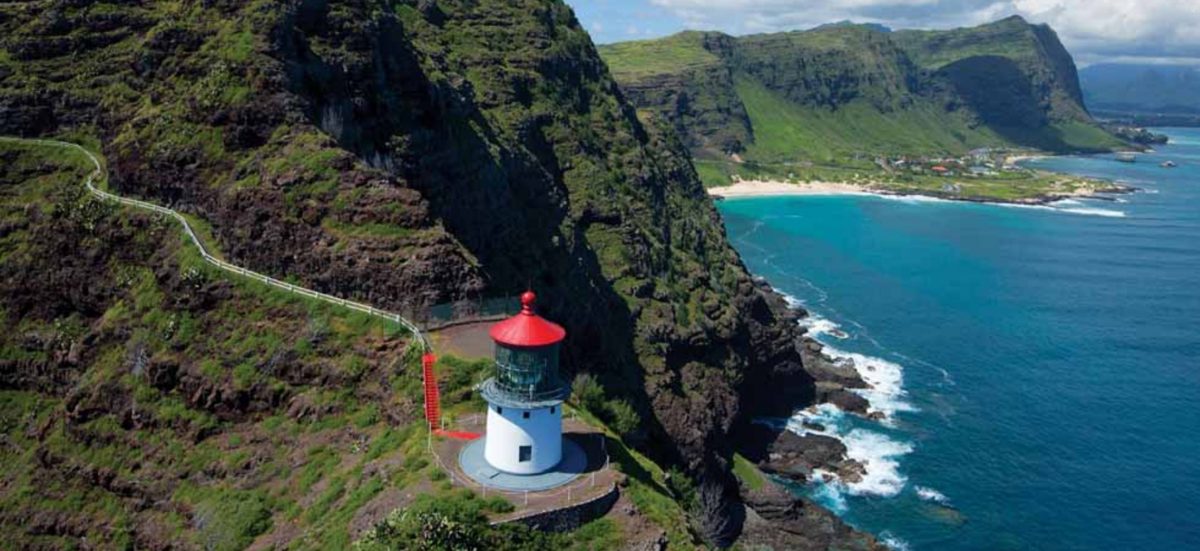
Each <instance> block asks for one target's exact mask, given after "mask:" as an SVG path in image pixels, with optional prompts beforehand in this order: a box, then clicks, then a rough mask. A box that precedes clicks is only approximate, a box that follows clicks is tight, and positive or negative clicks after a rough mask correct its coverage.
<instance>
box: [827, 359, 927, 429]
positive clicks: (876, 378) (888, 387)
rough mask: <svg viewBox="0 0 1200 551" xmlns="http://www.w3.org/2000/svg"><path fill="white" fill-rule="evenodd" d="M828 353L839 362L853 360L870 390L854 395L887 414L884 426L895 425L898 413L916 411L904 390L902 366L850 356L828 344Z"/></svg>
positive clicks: (856, 369) (881, 360)
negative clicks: (840, 360)
mask: <svg viewBox="0 0 1200 551" xmlns="http://www.w3.org/2000/svg"><path fill="white" fill-rule="evenodd" d="M824 352H825V354H826V355H828V356H829V357H831V358H833V359H835V360H839V359H849V360H852V361H853V362H854V369H855V371H857V372H858V375H859V376H860V377H862V380H863V381H865V382H866V383H867V384H868V385H870V388H859V389H854V390H853V391H854V392H855V393H857V394H858V395H860V396H862V397H863V398H866V399H867V402H869V403H870V404H871V408H872V409H874V410H875V411H878V412H880V413H883V414H884V416H885V417H884V419H883V421H884V424H888V425H890V424H892V423H893V422H894V418H895V415H896V413H897V412H900V411H915V410H916V408H915V407H913V405H912V404H910V403H909V402H908V393H907V392H905V390H904V368H903V367H902V366H901V365H900V364H898V363H895V362H890V361H887V360H885V359H883V358H877V357H874V356H867V355H865V354H859V353H857V352H847V351H845V350H840V349H837V348H834V347H832V346H829V345H828V344H826V345H825V349H824Z"/></svg>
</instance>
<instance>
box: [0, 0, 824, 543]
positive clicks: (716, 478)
mask: <svg viewBox="0 0 1200 551" xmlns="http://www.w3.org/2000/svg"><path fill="white" fill-rule="evenodd" d="M0 30H2V31H3V32H2V33H0V35H2V36H3V38H0V47H3V55H0V79H2V80H0V133H3V134H19V135H26V136H45V135H59V136H65V137H68V138H73V139H80V140H85V141H87V142H88V143H90V144H94V145H95V144H98V148H99V150H100V151H101V152H102V153H103V155H104V156H105V157H106V161H107V165H108V167H109V169H110V172H111V175H112V177H111V181H110V182H109V184H110V186H111V187H112V188H114V189H115V190H117V191H119V192H120V193H122V194H127V195H131V196H138V197H143V198H146V199H148V200H152V201H155V202H158V203H162V204H166V205H170V206H172V207H173V208H176V209H179V210H182V211H184V212H188V213H191V214H194V215H196V216H197V217H199V218H202V219H204V220H206V221H207V222H208V223H209V224H211V234H212V239H213V241H214V243H215V244H216V245H217V246H218V248H219V249H220V250H221V251H222V253H223V254H224V255H225V256H226V257H227V258H229V259H230V260H231V261H234V262H236V263H239V264H242V265H245V266H248V267H251V268H253V269H255V270H259V271H262V272H265V273H269V274H273V275H276V276H282V277H291V278H295V280H296V281H298V282H302V283H304V284H306V285H308V286H311V287H314V288H317V289H319V290H322V291H326V292H329V293H334V294H338V295H341V296H346V297H350V298H355V299H358V300H362V301H367V302H372V303H375V304H377V305H380V306H383V307H388V308H395V309H399V310H407V309H412V308H413V307H415V306H419V305H421V304H428V303H431V302H440V301H445V300H450V299H455V298H461V297H477V296H483V295H489V294H497V295H500V294H511V293H513V292H515V291H519V290H523V289H524V288H525V287H526V286H527V285H532V286H534V287H536V288H537V290H538V291H539V293H540V296H541V297H542V299H541V303H542V308H543V311H544V312H545V314H546V315H547V316H549V317H551V318H554V319H556V320H559V321H561V322H563V324H564V325H565V326H566V327H567V329H568V331H570V334H571V339H570V340H569V344H568V345H567V348H566V350H565V351H564V364H565V366H566V368H567V369H568V370H570V371H572V372H576V373H582V372H587V373H592V374H595V375H596V376H597V377H598V378H599V379H600V380H601V381H602V382H603V384H604V385H605V386H606V388H607V391H608V392H609V394H610V395H613V396H618V397H621V398H624V399H626V400H628V401H629V402H630V403H631V404H633V406H634V408H635V410H636V412H637V413H638V414H639V415H640V416H641V419H642V423H641V426H642V431H641V432H640V435H638V434H635V435H631V436H634V437H635V440H637V441H639V442H641V443H642V446H643V448H644V449H646V450H647V451H649V452H650V453H651V454H652V455H653V456H654V457H655V458H657V459H658V460H659V461H660V462H662V463H663V464H668V465H669V464H677V465H680V466H682V467H683V470H684V472H686V473H687V474H688V475H689V476H690V477H691V478H693V479H695V481H696V482H697V488H698V494H699V496H700V497H701V499H698V500H697V503H698V504H701V505H698V506H697V507H696V508H695V510H694V511H693V513H694V518H696V519H697V521H698V522H697V526H698V531H699V532H700V533H702V534H703V535H704V537H706V538H707V539H709V540H710V541H714V542H718V543H727V542H729V541H730V540H731V539H732V538H733V537H735V536H736V535H737V534H738V533H739V531H740V514H739V511H740V510H741V506H740V505H739V498H738V489H737V486H736V484H735V483H734V482H733V479H732V477H731V476H730V475H729V458H730V456H731V453H732V449H731V446H732V444H731V443H730V442H731V439H730V438H729V435H730V433H731V431H732V430H733V429H734V427H735V426H736V425H737V424H738V423H740V422H743V421H744V420H745V419H747V418H748V417H750V416H752V415H757V414H762V413H785V412H787V411H789V408H790V407H791V406H792V405H795V404H796V403H799V402H802V401H805V400H809V399H811V397H812V393H813V385H812V381H811V378H810V377H809V376H808V375H807V374H806V373H805V372H804V370H803V369H802V366H801V359H800V356H799V353H798V351H797V349H796V342H797V335H796V328H795V324H794V323H792V321H793V320H791V319H788V318H787V317H786V315H785V314H784V312H783V309H781V308H779V306H778V301H775V300H772V299H771V297H770V293H769V292H768V291H765V290H764V289H762V288H760V287H759V286H757V285H755V284H754V282H753V281H752V280H751V278H750V277H749V276H748V274H747V272H746V270H745V268H744V267H743V266H742V264H741V262H740V260H739V259H738V257H737V254H736V253H735V252H734V251H733V250H732V249H731V248H730V247H729V245H728V243H727V242H726V241H725V237H724V234H723V228H722V225H721V222H720V219H719V217H718V215H717V213H716V212H715V210H714V209H713V207H712V205H711V203H710V201H709V199H708V198H707V196H706V195H705V193H704V191H703V189H702V187H701V185H700V183H699V181H698V180H697V177H696V174H695V171H694V169H693V168H692V166H691V164H690V163H689V161H688V158H687V154H686V150H685V149H684V147H683V146H682V144H680V143H679V142H678V141H677V140H676V139H675V137H674V135H675V134H674V132H672V131H671V130H670V128H669V127H668V126H666V125H665V123H664V122H663V121H662V120H660V119H658V118H656V117H639V116H638V115H637V113H635V111H634V110H633V109H632V108H631V107H630V105H629V104H628V103H627V102H626V101H625V99H624V97H623V94H622V93H621V92H620V91H619V90H618V88H617V85H616V84H615V82H614V81H613V80H612V79H611V78H610V76H609V72H608V69H607V67H606V65H605V64H604V62H603V61H602V60H601V59H600V57H599V55H598V54H597V52H596V50H595V48H594V47H593V45H592V43H591V41H590V39H589V37H588V36H587V34H586V32H584V31H583V30H582V29H581V28H580V26H579V24H578V22H577V21H576V20H575V18H574V16H573V14H572V13H571V11H570V10H569V9H568V8H567V7H566V6H565V5H563V4H562V3H561V2H558V1H549V0H526V1H521V2H508V1H499V0H484V1H479V0H474V1H472V0H461V1H453V0H440V1H431V0H419V1H416V0H414V1H408V2H405V1H384V0H378V1H373V0H355V1H346V2H325V1H322V0H301V1H291V2H273V1H266V0H258V1H253V2H241V1H232V0H208V1H204V2H177V3H162V2H139V1H130V2H120V3H90V2H75V1H66V0H63V1H40V2H22V3H9V4H6V5H3V6H0ZM718 141H720V140H718ZM718 147H724V146H718ZM114 231H115V230H114ZM113 235H116V234H113ZM122 240H123V239H119V240H117V243H116V244H113V245H110V246H113V247H118V249H119V246H120V242H121V241H122ZM38 250H44V249H38ZM61 251H62V254H61V255H57V256H56V255H49V256H46V257H45V258H40V259H35V258H30V259H28V262H34V261H35V260H36V261H37V262H42V263H49V264H48V265H47V266H44V267H43V268H45V270H47V271H54V270H55V266H57V265H60V264H61V263H70V262H72V260H71V259H70V258H71V257H72V256H74V255H78V254H82V255H84V256H86V257H87V258H91V259H93V260H95V261H97V262H99V261H100V259H96V258H95V257H93V256H89V255H88V254H86V252H85V251H80V250H76V249H69V250H68V249H65V248H63V249H61ZM105 254H114V255H120V254H125V253H122V252H120V250H116V251H111V252H109V253H105ZM139 254H142V255H143V256H144V255H148V254H151V252H150V251H142V252H141V253H139ZM134 263H135V264H136V262H134ZM30 269H32V267H30ZM81 273H82V272H81ZM170 273H172V270H171V269H164V270H163V275H162V276H161V277H160V279H161V278H167V280H166V281H172V280H170V278H169V274H170ZM14 277H15V276H14ZM22 281H23V283H19V284H17V283H14V284H13V285H15V286H13V287H12V289H14V290H17V289H19V290H20V293H27V294H26V295H20V296H21V297H23V298H20V300H17V298H18V294H9V293H6V295H5V296H6V303H5V305H4V310H3V313H4V315H5V319H6V324H8V325H9V326H10V327H18V326H20V325H21V324H22V323H33V322H32V321H30V320H37V321H38V322H40V323H43V324H50V325H53V324H55V323H57V322H58V321H57V320H59V319H60V318H68V317H70V318H71V319H75V320H78V322H79V323H82V324H84V326H85V327H88V326H91V324H96V323H101V320H103V319H104V318H103V314H104V313H105V312H106V310H107V309H108V308H111V307H112V303H111V302H100V303H97V304H96V305H94V306H90V307H89V306H88V303H86V302H80V301H76V300H68V301H62V302H59V303H56V304H58V306H55V307H53V308H47V307H45V306H44V305H45V304H46V303H45V302H44V301H43V300H42V299H43V298H45V297H51V296H57V295H58V294H61V293H76V292H79V291H78V290H75V289H62V288H60V285H59V283H61V285H67V286H70V285H73V284H72V283H71V281H67V280H62V281H60V282H59V283H55V281H57V280H47V281H35V280H28V281H26V280H22ZM185 283H186V282H185ZM171 284H172V285H174V284H175V283H171ZM14 293H16V291H14ZM169 295H170V294H169ZM170 296H173V295H170ZM156 319H157V318H156ZM301 325H303V324H301ZM89 334H90V332H89V331H86V330H81V331H77V332H69V333H63V335H64V336H63V337H62V338H64V339H67V342H64V343H61V346H62V347H64V348H63V349H64V350H70V349H71V348H72V347H74V346H76V343H74V342H71V339H83V338H85V336H86V335H89ZM121 334H122V333H118V334H117V336H115V337H112V338H116V339H120V338H121V337H120V335H121ZM151 334H153V333H151ZM143 340H144V342H145V347H146V348H145V350H143V352H142V353H144V354H145V355H146V356H147V357H150V358H154V357H156V356H158V355H167V356H170V357H175V358H176V359H177V360H178V361H184V362H185V363H186V364H187V366H185V369H184V372H186V373H194V374H199V375H195V376H196V377H200V375H204V374H207V375H209V376H214V377H216V378H218V379H222V380H225V381H227V382H229V381H234V380H235V379H236V378H230V377H234V375H237V374H238V373H239V371H238V370H241V371H240V373H242V375H241V376H245V375H246V373H256V372H260V371H262V370H266V369H270V370H275V369H281V370H283V371H285V372H286V373H279V374H278V376H279V377H281V378H282V379H283V380H287V381H290V382H291V383H290V384H296V385H312V384H315V383H317V382H318V381H317V379H314V378H313V377H316V376H317V374H319V373H320V371H317V372H313V371H308V370H305V369H303V368H302V365H303V364H302V363H287V362H285V363H283V364H280V363H278V360H277V359H272V358H273V357H274V356H272V355H270V354H267V355H264V356H262V357H259V356H253V355H247V356H245V357H244V358H243V359H242V360H239V361H240V363H239V361H231V362H230V363H229V364H225V363H220V364H215V365H214V364H209V363H203V362H201V360H200V359H198V358H188V357H186V355H185V354H183V355H181V354H182V353H181V350H186V349H179V348H172V347H174V346H178V345H176V344H172V343H171V342H170V341H169V340H168V341H164V340H162V339H154V338H146V339H143ZM47 346H49V345H47ZM55 346H58V345H55ZM297 346H298V345H297ZM6 350H7V349H6ZM6 353H7V352H6ZM139 354H141V353H139ZM139 357H140V356H139ZM180 358H182V359H180ZM14 361H15V360H14ZM95 361H100V360H98V359H94V358H88V357H84V358H83V359H82V360H80V361H78V362H73V363H72V362H68V363H65V364H64V363H51V364H49V366H50V367H48V368H47V369H49V370H51V371H55V370H66V372H68V373H73V375H71V376H69V377H68V376H62V375H61V374H56V373H51V374H48V375H47V377H45V378H44V380H42V379H39V381H40V382H37V383H36V384H34V383H25V382H22V379H21V377H19V376H17V375H15V374H13V376H12V377H8V378H5V379H4V382H3V385H4V387H5V388H7V389H15V390H21V391H37V392H42V393H46V394H47V395H48V396H58V397H61V396H63V395H65V394H66V393H68V391H69V390H70V389H71V388H72V387H78V386H79V385H85V386H86V384H87V383H86V381H87V380H89V378H90V377H91V375H86V374H87V373H90V371H89V369H91V366H92V363H90V362H95ZM347 361H349V360H347ZM260 363H261V364H262V365H259V364H260ZM268 363H269V364H270V366H268V365H267V364H268ZM6 365H7V366H8V368H6V369H9V368H10V369H11V370H13V371H14V373H15V372H16V371H19V370H20V367H19V365H21V364H19V363H12V364H6ZM188 366H190V367H188ZM223 369H230V370H232V374H225V375H222V371H221V370H223ZM271 372H272V373H275V371H271ZM243 378H244V377H243ZM109 379H111V380H109ZM109 379H106V381H108V382H107V383H106V384H109V385H111V386H112V389H110V392H109V394H110V395H113V396H119V395H122V393H121V392H117V391H118V390H120V389H122V388H124V389H125V392H124V394H126V395H133V393H134V389H135V388H142V387H141V386H138V385H140V383H137V382H136V381H137V379H136V378H135V379H129V378H125V377H122V376H119V375H117V374H113V375H111V376H110V378H109ZM173 381H175V379H173V378H168V380H167V381H166V382H164V383H163V384H162V385H161V386H156V387H154V388H153V389H144V390H141V391H139V392H145V393H148V394H147V396H156V397H160V398H162V399H166V398H169V397H171V396H176V395H178V394H179V393H182V392H185V390H186V389H185V388H184V387H181V386H180V384H178V383H176V382H173ZM197 384H199V383H197ZM230 384H232V383H230ZM130 385H134V386H132V387H131V386H130ZM201 386H203V385H201ZM204 388H208V390H205V391H203V392H201V391H200V390H197V389H195V388H193V389H191V391H192V393H193V394H189V395H188V396H189V399H188V400H187V401H186V408H187V409H188V410H195V411H196V412H198V413H197V415H218V418H219V419H228V420H238V419H245V418H246V417H245V416H248V415H249V416H254V415H269V414H271V413H272V412H274V411H276V408H278V407H281V405H282V404H284V403H287V402H286V400H290V399H292V398H293V397H294V394H293V392H292V391H289V390H287V389H288V388H289V387H287V386H286V385H285V386H272V385H271V384H268V383H267V382H264V383H263V386H262V389H263V390H262V391H263V392H266V393H267V394H264V395H263V396H258V395H248V396H244V395H242V394H238V393H237V392H234V391H233V390H230V391H229V393H228V394H227V393H225V392H224V391H221V390H220V387H219V386H218V387H204ZM254 388H258V387H254ZM197 392H199V394H196V393H197ZM271 392H274V393H277V394H271ZM238 396H242V397H241V398H237V397H238ZM379 396H380V395H379V394H378V393H372V394H370V395H369V396H365V397H358V398H356V399H366V400H370V399H373V398H372V397H374V398H376V399H377V398H379ZM192 398H194V399H192ZM155 399H159V398H155ZM89 403H90V404H93V405H92V406H89V407H95V408H96V409H95V412H94V414H93V416H92V417H89V419H92V418H102V417H105V416H106V415H114V414H116V413H117V412H118V411H119V410H122V408H125V407H126V406H128V403H127V402H126V401H119V402H117V403H112V404H107V405H106V403H105V402H104V401H103V400H98V399H97V400H94V401H93V402H89ZM305 403H307V402H304V403H301V404H300V405H296V406H295V407H297V408H300V410H303V411H299V410H298V411H299V413H298V415H300V414H302V413H303V412H304V411H309V410H310V409H312V408H316V411H320V408H319V407H318V406H312V405H311V404H309V405H307V406H306V405H304V404H305ZM109 406H111V407H109ZM105 408H109V409H105ZM71 419H72V417H68V418H67V421H68V427H69V426H70V425H69V421H70V420H71ZM137 427H138V426H137V425H136V424H126V425H124V428H125V429H127V430H131V431H135V432H136V430H137ZM189 430H193V429H189ZM207 434H209V433H208V432H205V431H199V432H196V433H195V434H194V436H195V437H196V438H201V439H203V438H204V437H205V436H206V435H207ZM638 436H640V438H636V437H638ZM127 437H129V438H133V437H134V436H133V435H132V433H130V435H129V436H127ZM118 478H119V477H118ZM163 488H164V491H166V492H168V493H169V492H170V485H169V484H168V485H166V486H164V487H163ZM156 495H157V494H156ZM151 502H152V501H151ZM151 502H143V503H144V504H145V503H151ZM153 507H154V506H153V505H151V508H152V509H153ZM8 520H10V521H16V520H15V519H8ZM134 531H135V532H136V528H134ZM139 541H141V540H139Z"/></svg>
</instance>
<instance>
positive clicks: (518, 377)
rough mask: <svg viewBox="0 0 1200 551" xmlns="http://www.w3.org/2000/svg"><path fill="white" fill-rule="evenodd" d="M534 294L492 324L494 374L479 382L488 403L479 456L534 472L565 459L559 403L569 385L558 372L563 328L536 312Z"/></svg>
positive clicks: (507, 469) (515, 471)
mask: <svg viewBox="0 0 1200 551" xmlns="http://www.w3.org/2000/svg"><path fill="white" fill-rule="evenodd" d="M536 302H537V296H536V295H534V293H533V292H532V291H527V292H525V293H524V294H522V295H521V311H520V313H518V314H517V315H515V316H512V317H510V318H508V319H505V320H504V321H501V322H499V323H497V324H495V325H493V326H492V327H491V330H490V331H489V334H490V336H491V338H492V340H493V341H494V342H495V367H494V371H493V374H492V377H491V378H489V379H488V380H486V381H484V383H483V384H482V385H481V386H480V392H481V394H482V395H483V399H484V400H485V401H487V403H488V412H487V433H486V435H485V437H484V442H483V448H484V449H483V458H484V460H485V461H487V463H488V464H489V465H491V467H492V468H494V469H496V470H497V471H500V472H503V473H508V474H512V475H537V474H541V473H545V472H547V471H550V470H552V469H554V468H555V467H557V466H559V463H560V462H561V461H562V460H563V434H562V404H563V400H565V399H566V398H567V396H569V395H570V393H571V388H570V385H568V384H567V383H566V382H564V381H563V379H562V377H561V376H560V375H559V373H558V353H559V347H560V345H561V344H562V341H563V339H564V338H566V335H567V332H566V331H565V330H563V328H562V326H560V325H558V324H556V323H553V322H551V321H548V320H546V319H545V318H543V317H541V316H539V315H537V313H536V312H535V311H534V305H535V303H536Z"/></svg>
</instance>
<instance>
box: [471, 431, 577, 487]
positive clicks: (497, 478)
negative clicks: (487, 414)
mask: <svg viewBox="0 0 1200 551" xmlns="http://www.w3.org/2000/svg"><path fill="white" fill-rule="evenodd" d="M486 440H487V437H486V436H485V437H483V438H477V439H475V440H473V441H471V442H470V443H469V444H467V445H466V446H465V447H463V449H462V451H461V452H459V454H458V466H459V468H460V469H462V472H463V473H466V475H467V476H469V477H471V480H474V481H475V482H477V483H479V484H481V485H483V486H487V487H489V488H494V489H497V490H505V491H509V492H541V491H544V490H550V489H554V488H558V487H559V486H564V485H566V484H568V483H569V482H571V481H572V480H575V479H576V478H578V477H579V475H581V474H583V473H584V472H586V471H587V467H588V457H587V453H585V452H584V450H583V448H582V447H581V446H580V445H579V444H577V443H576V442H575V441H574V439H573V438H571V436H570V435H564V436H563V444H562V454H563V457H562V461H560V462H559V463H558V465H557V466H555V467H554V468H553V469H550V470H549V471H546V472H544V473H540V474H512V473H506V472H503V471H500V470H497V469H496V468H494V467H492V466H491V465H489V464H488V462H487V461H486V460H485V459H484V458H483V450H484V445H485V441H486Z"/></svg>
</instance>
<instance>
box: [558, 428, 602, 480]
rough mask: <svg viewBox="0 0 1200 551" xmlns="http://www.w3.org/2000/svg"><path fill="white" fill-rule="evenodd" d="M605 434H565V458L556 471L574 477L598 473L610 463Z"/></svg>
mask: <svg viewBox="0 0 1200 551" xmlns="http://www.w3.org/2000/svg"><path fill="white" fill-rule="evenodd" d="M606 448H607V445H606V443H605V439H604V434H603V433H599V432H578V431H576V432H564V433H563V458H562V461H560V462H559V464H558V466H557V467H555V470H556V471H558V472H560V473H563V474H569V475H573V476H578V475H584V474H588V473H594V472H598V471H600V470H602V469H604V467H605V465H606V464H607V463H608V455H607V454H606V453H605V449H606Z"/></svg>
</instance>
